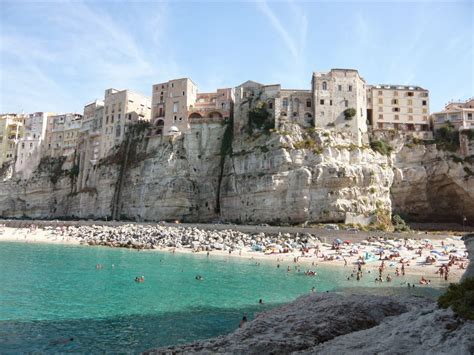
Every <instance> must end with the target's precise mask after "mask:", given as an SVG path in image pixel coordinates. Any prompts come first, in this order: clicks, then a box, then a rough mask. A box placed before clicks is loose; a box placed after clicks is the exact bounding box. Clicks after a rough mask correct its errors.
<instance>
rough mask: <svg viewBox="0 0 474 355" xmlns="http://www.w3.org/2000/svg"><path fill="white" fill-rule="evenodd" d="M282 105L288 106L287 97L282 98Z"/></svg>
mask: <svg viewBox="0 0 474 355" xmlns="http://www.w3.org/2000/svg"><path fill="white" fill-rule="evenodd" d="M283 107H288V98H286V97H285V98H284V99H283Z"/></svg>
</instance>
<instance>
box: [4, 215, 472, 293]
mask: <svg viewBox="0 0 474 355" xmlns="http://www.w3.org/2000/svg"><path fill="white" fill-rule="evenodd" d="M0 227H1V226H0ZM335 235H337V234H335ZM416 237H418V238H417V239H415V238H416ZM421 238H423V237H421ZM421 238H420V237H419V235H414V234H407V235H406V238H403V239H388V238H382V237H369V238H366V239H363V240H362V239H361V238H359V237H357V236H356V235H354V240H341V239H338V238H335V239H334V238H331V239H333V240H330V241H328V240H327V239H328V238H326V237H325V238H320V237H318V236H317V235H314V234H310V233H294V234H291V233H283V234H282V233H243V232H240V231H235V230H230V229H227V230H207V229H198V228H194V227H183V226H165V225H160V224H155V225H139V224H126V225H121V226H107V225H89V226H68V227H66V226H57V227H53V226H44V227H36V226H35V225H33V224H32V225H30V227H29V228H8V227H3V228H0V240H10V241H32V242H52V243H73V244H84V245H96V246H108V247H122V248H133V249H138V250H142V249H157V250H166V251H171V252H193V253H206V254H207V255H210V254H213V255H214V254H220V255H231V256H241V257H246V258H254V259H258V260H260V259H262V260H270V261H274V262H276V263H277V267H280V266H282V268H283V267H284V268H285V269H286V270H287V272H293V271H294V272H303V273H305V274H306V275H308V276H315V275H316V274H317V272H316V268H315V267H316V266H317V265H318V264H330V265H340V266H344V267H348V280H357V281H358V280H360V279H361V278H362V277H364V274H367V273H370V272H371V270H372V275H371V277H373V278H374V281H375V282H390V281H392V279H393V278H394V277H398V276H403V275H405V273H410V274H418V275H422V277H421V278H420V280H419V283H420V284H430V283H431V279H432V278H434V277H439V278H442V279H443V280H447V281H448V280H449V281H456V280H458V279H459V278H460V277H461V275H462V273H463V271H464V269H465V268H466V267H467V265H468V262H469V261H468V255H467V251H466V247H465V245H464V243H463V241H462V240H461V237H460V236H451V237H445V238H439V237H436V238H434V239H426V238H423V239H421ZM290 265H291V267H290ZM351 267H352V268H353V269H352V271H351V269H350V268H351ZM362 267H363V268H364V272H363V271H362ZM373 269H375V270H373ZM377 269H378V273H377ZM366 270H367V271H366ZM365 277H366V276H365Z"/></svg>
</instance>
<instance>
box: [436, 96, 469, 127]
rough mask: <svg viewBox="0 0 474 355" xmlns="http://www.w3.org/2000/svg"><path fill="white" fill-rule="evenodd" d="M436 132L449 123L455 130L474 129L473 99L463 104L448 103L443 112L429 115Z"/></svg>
mask: <svg viewBox="0 0 474 355" xmlns="http://www.w3.org/2000/svg"><path fill="white" fill-rule="evenodd" d="M431 120H432V122H433V128H434V130H435V131H436V130H437V129H439V128H440V127H444V126H446V125H447V124H448V122H449V123H451V124H452V125H453V126H454V127H455V128H456V129H457V130H460V129H472V128H474V98H471V99H469V100H466V101H464V102H450V103H449V104H447V105H446V107H445V108H444V110H443V111H441V112H436V113H433V114H432V115H431Z"/></svg>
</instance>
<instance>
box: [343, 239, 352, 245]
mask: <svg viewBox="0 0 474 355" xmlns="http://www.w3.org/2000/svg"><path fill="white" fill-rule="evenodd" d="M344 244H352V241H351V240H345V241H344Z"/></svg>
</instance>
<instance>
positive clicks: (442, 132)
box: [435, 122, 459, 152]
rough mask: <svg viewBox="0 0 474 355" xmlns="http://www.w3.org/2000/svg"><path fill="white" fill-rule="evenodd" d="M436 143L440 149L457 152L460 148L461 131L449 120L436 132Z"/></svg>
mask: <svg viewBox="0 0 474 355" xmlns="http://www.w3.org/2000/svg"><path fill="white" fill-rule="evenodd" d="M435 143H436V145H437V146H438V148H440V149H443V150H447V151H450V152H455V151H457V150H458V148H459V132H458V131H456V129H455V128H454V126H453V125H452V124H451V123H450V122H448V124H447V125H446V126H445V127H441V128H440V129H438V130H437V131H436V132H435Z"/></svg>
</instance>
